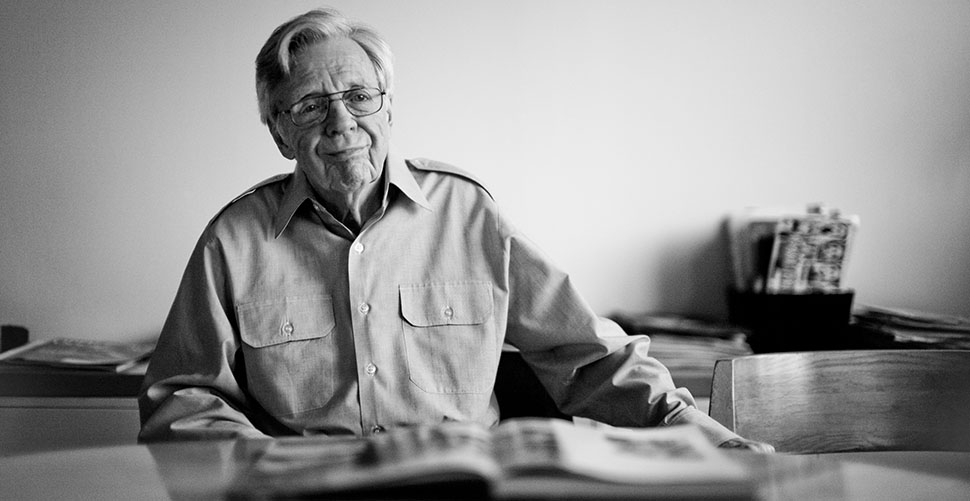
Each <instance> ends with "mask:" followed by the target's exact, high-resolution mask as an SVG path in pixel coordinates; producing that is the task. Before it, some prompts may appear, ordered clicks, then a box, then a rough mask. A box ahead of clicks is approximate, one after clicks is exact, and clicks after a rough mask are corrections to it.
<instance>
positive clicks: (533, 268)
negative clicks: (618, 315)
mask: <svg viewBox="0 0 970 501" xmlns="http://www.w3.org/2000/svg"><path fill="white" fill-rule="evenodd" d="M507 245H508V248H507V252H508V256H509V257H508V259H509V268H508V269H509V318H508V328H507V331H506V341H507V342H508V343H509V344H511V345H513V346H515V347H516V348H518V349H519V351H520V352H521V354H522V358H523V360H525V361H526V363H528V364H529V365H530V366H531V367H532V369H533V371H534V372H535V373H536V376H537V377H538V378H539V380H540V381H541V382H542V383H543V385H544V386H545V387H546V390H547V391H548V392H549V394H550V396H551V397H552V398H553V400H554V401H555V402H556V403H557V405H558V406H559V408H560V410H562V412H564V413H566V414H569V415H572V416H580V417H586V418H589V419H593V420H596V421H599V422H603V423H607V424H611V425H614V426H633V427H643V426H665V425H673V424H682V423H692V424H695V425H697V426H698V427H700V428H701V430H702V431H703V432H704V433H705V435H707V436H708V438H710V439H711V441H712V442H714V443H715V444H720V443H722V442H724V441H726V440H729V439H731V438H736V437H737V435H736V434H734V433H733V432H731V431H730V430H728V429H727V428H725V427H724V426H722V425H721V424H720V423H718V422H717V421H715V420H714V419H712V418H710V417H709V416H707V415H706V414H704V413H703V412H701V411H699V410H698V409H697V408H696V407H695V402H694V398H693V397H692V396H691V394H690V392H689V391H688V390H687V389H686V388H676V387H675V386H674V382H673V379H672V378H671V377H670V372H669V371H668V370H667V368H666V367H664V366H663V364H661V363H660V362H659V361H658V360H657V359H655V358H653V357H651V356H650V355H649V353H648V349H649V347H650V339H649V338H648V337H647V336H630V335H627V334H626V333H625V332H624V331H623V330H622V329H621V328H620V327H619V326H618V325H617V324H615V323H613V322H612V321H610V320H607V319H604V318H601V317H599V316H598V315H596V314H595V313H594V312H593V310H592V309H591V307H590V306H589V305H588V304H587V303H586V302H585V300H584V299H583V298H582V297H581V296H580V295H579V293H578V292H577V290H576V288H575V287H574V285H573V284H572V282H571V281H570V279H569V276H568V275H567V274H566V273H564V272H563V271H561V270H560V269H558V268H557V267H556V266H555V265H553V264H552V263H551V261H550V260H549V259H548V258H547V257H546V256H544V255H543V254H542V253H541V251H539V249H538V248H537V247H536V246H535V245H534V244H533V243H532V242H530V241H529V240H528V239H526V238H525V237H523V236H522V235H521V234H519V233H512V236H511V237H510V238H509V239H508V243H507Z"/></svg>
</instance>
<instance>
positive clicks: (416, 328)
mask: <svg viewBox="0 0 970 501" xmlns="http://www.w3.org/2000/svg"><path fill="white" fill-rule="evenodd" d="M400 297H401V316H402V322H401V325H402V328H403V335H404V346H405V350H406V355H407V364H408V377H409V379H410V381H411V383H412V384H414V385H415V386H417V387H418V388H420V389H421V390H423V391H425V392H428V393H486V392H491V391H492V386H493V384H494V382H495V371H496V369H497V367H498V350H499V349H500V345H499V343H498V341H497V337H496V334H495V328H494V325H495V322H494V315H493V307H494V306H493V302H492V288H491V284H489V283H488V282H461V283H444V284H415V285H404V286H401V287H400Z"/></svg>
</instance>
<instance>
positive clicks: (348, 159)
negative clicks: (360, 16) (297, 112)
mask: <svg viewBox="0 0 970 501" xmlns="http://www.w3.org/2000/svg"><path fill="white" fill-rule="evenodd" d="M291 68H292V73H291V74H290V78H289V79H288V80H287V81H286V82H284V84H283V85H282V86H280V89H279V91H278V92H277V93H276V105H277V109H279V110H286V109H289V107H290V106H291V105H292V104H294V103H296V102H297V101H300V100H301V99H303V98H305V97H308V96H313V95H320V94H331V93H334V92H340V91H345V90H348V89H355V88H380V85H379V83H378V81H377V74H376V72H375V70H374V65H373V63H371V61H370V59H368V58H367V54H366V53H365V52H364V50H363V49H362V48H361V47H360V46H359V45H357V43H356V42H354V41H353V40H350V39H348V38H337V39H330V40H324V41H322V42H318V43H316V44H314V45H311V46H309V47H307V48H306V49H305V50H303V51H302V52H300V53H299V54H298V55H297V56H296V57H295V58H294V60H293V65H292V67H291ZM335 97H339V95H338V96H335ZM270 130H271V131H272V132H273V137H274V139H276V142H277V145H278V146H279V148H280V152H281V153H282V154H283V156H285V157H286V158H290V159H293V158H295V159H296V162H297V168H298V169H299V170H302V171H303V172H304V173H305V174H306V176H307V178H308V179H309V181H310V184H311V185H312V186H313V188H314V189H315V190H317V191H318V193H319V194H320V195H324V196H326V195H328V194H330V195H336V196H340V195H348V194H353V193H360V192H361V190H363V189H364V188H365V187H367V186H368V185H370V184H371V183H373V182H374V181H376V180H377V179H378V178H380V176H381V172H382V171H383V168H384V160H385V159H386V158H387V148H388V139H389V138H390V102H389V100H388V99H387V98H386V97H385V99H384V106H383V107H382V108H381V110H380V111H378V112H377V113H375V114H373V115H369V116H365V117H355V116H353V115H351V114H350V112H348V111H347V108H346V106H345V105H344V103H343V102H342V101H339V100H336V99H335V100H332V101H331V102H330V106H329V111H328V113H327V116H326V118H325V119H324V120H323V121H322V122H320V123H317V124H313V125H309V126H306V127H302V128H300V127H296V126H295V125H293V122H291V121H290V118H289V116H288V115H286V114H281V115H278V116H277V117H276V119H275V123H274V124H273V125H271V127H270Z"/></svg>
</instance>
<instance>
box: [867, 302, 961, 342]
mask: <svg viewBox="0 0 970 501" xmlns="http://www.w3.org/2000/svg"><path fill="white" fill-rule="evenodd" d="M852 325H853V327H855V328H856V329H858V330H861V331H864V333H865V334H868V336H869V337H870V338H873V340H874V341H876V343H877V344H878V345H881V346H887V347H899V348H932V349H955V350H968V349H970V319H968V318H964V317H960V316H955V315H945V314H939V313H928V312H922V311H916V310H911V309H904V308H886V307H881V306H865V305H859V306H856V308H855V309H854V311H853V313H852Z"/></svg>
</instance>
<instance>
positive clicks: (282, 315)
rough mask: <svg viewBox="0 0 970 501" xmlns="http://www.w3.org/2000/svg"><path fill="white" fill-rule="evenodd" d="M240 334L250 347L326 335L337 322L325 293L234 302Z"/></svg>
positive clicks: (330, 302) (260, 346)
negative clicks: (235, 303) (236, 303)
mask: <svg viewBox="0 0 970 501" xmlns="http://www.w3.org/2000/svg"><path fill="white" fill-rule="evenodd" d="M236 316H237V318H238V319H239V335H240V337H242V340H243V342H244V343H246V344H248V345H249V346H252V347H253V348H263V347H266V346H273V345H276V344H280V343H287V342H290V341H303V340H307V339H316V338H321V337H324V336H329V335H330V333H331V332H333V329H334V326H335V325H336V323H335V322H334V319H333V300H332V299H331V297H330V296H327V295H319V294H318V295H312V296H291V297H284V298H281V299H275V300H270V301H258V302H253V303H246V304H240V305H238V306H236Z"/></svg>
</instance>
